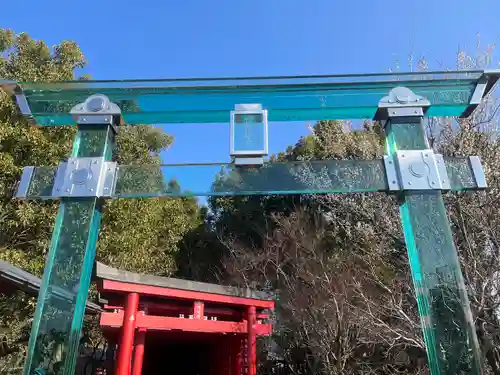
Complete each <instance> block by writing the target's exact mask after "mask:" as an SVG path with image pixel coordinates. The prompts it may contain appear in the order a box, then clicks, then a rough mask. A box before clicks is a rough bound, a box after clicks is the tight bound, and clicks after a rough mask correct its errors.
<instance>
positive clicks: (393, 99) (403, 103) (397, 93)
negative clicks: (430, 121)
mask: <svg viewBox="0 0 500 375" xmlns="http://www.w3.org/2000/svg"><path fill="white" fill-rule="evenodd" d="M430 105H431V104H430V102H429V101H428V100H427V99H426V98H424V97H423V96H420V95H416V94H414V93H413V91H411V90H410V89H409V88H407V87H403V86H398V87H395V88H393V89H392V90H391V91H390V92H389V95H387V96H384V97H383V98H382V99H381V100H380V101H379V103H378V110H377V113H376V114H375V117H374V119H375V120H387V119H388V118H389V117H406V116H423V115H424V114H425V112H427V109H428V107H429V106H430Z"/></svg>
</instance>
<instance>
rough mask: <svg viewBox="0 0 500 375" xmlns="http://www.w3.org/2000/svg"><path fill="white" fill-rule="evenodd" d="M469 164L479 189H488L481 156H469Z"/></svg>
mask: <svg viewBox="0 0 500 375" xmlns="http://www.w3.org/2000/svg"><path fill="white" fill-rule="evenodd" d="M469 163H470V167H471V169H472V174H473V175H474V179H475V180H476V185H477V188H478V189H486V188H487V187H488V184H487V183H486V176H485V174H484V169H483V165H482V164H481V158H480V157H479V156H469Z"/></svg>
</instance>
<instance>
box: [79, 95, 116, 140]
mask: <svg viewBox="0 0 500 375" xmlns="http://www.w3.org/2000/svg"><path fill="white" fill-rule="evenodd" d="M70 114H71V115H72V116H73V119H74V120H75V122H76V123H77V124H78V125H103V124H107V125H111V127H112V128H113V130H114V131H115V132H116V130H117V129H116V126H117V125H119V124H120V122H121V110H120V107H118V105H116V104H115V103H112V102H111V101H110V100H109V98H108V97H107V96H106V95H102V94H96V95H91V96H89V97H88V98H87V99H86V100H85V101H84V102H83V103H80V104H77V105H76V106H74V107H73V108H72V109H71V111H70Z"/></svg>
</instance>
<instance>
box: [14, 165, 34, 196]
mask: <svg viewBox="0 0 500 375" xmlns="http://www.w3.org/2000/svg"><path fill="white" fill-rule="evenodd" d="M34 171H35V167H33V166H27V167H24V168H23V174H22V175H21V180H19V186H18V187H17V192H16V198H19V199H24V198H26V197H27V196H28V191H29V188H30V184H31V178H32V177H33V172H34Z"/></svg>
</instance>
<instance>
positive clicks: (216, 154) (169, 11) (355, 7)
mask: <svg viewBox="0 0 500 375" xmlns="http://www.w3.org/2000/svg"><path fill="white" fill-rule="evenodd" d="M499 14H500V2H499V0H476V1H473V2H471V1H465V0H455V1H451V0H434V1H428V0H420V1H413V2H411V1H410V2H401V1H393V0H370V1H369V0H364V1H359V0H358V1H356V0H353V1H334V0H329V1H328V0H307V1H305V0H302V1H299V0H252V1H246V0H212V1H202V0H183V1H178V0H143V1H130V0H122V1H106V0H87V1H85V2H74V1H68V0H64V1H63V0H45V1H36V0H28V1H8V2H4V4H2V12H1V13H0V27H7V28H12V29H14V30H15V31H16V32H21V31H25V32H28V33H29V34H30V35H31V36H32V37H34V38H36V39H44V40H45V41H47V43H48V44H49V45H53V44H56V43H59V42H61V41H62V40H65V39H71V40H75V41H76V42H77V43H78V44H79V45H80V47H81V48H82V50H83V52H84V54H85V56H86V58H87V60H88V62H89V64H88V67H87V68H86V70H85V72H86V73H89V74H91V75H92V77H93V78H95V79H126V78H160V77H161V78H169V77H217V76H226V77H227V76H252V75H298V74H328V73H332V74H333V73H362V72H365V73H369V72H383V71H386V70H387V69H388V68H391V67H394V66H395V58H396V56H397V57H398V58H399V60H400V64H401V67H402V70H407V69H406V66H407V65H406V61H407V58H408V55H409V53H411V52H413V53H414V55H415V58H416V59H418V58H419V57H420V56H422V55H425V56H426V58H427V59H428V61H429V62H430V63H431V67H432V68H434V69H436V70H437V69H439V68H440V65H443V66H442V67H443V68H444V67H453V66H454V58H455V53H456V51H457V48H458V45H459V44H460V45H461V46H467V48H468V50H470V51H473V50H474V48H475V43H476V36H477V33H478V32H480V33H481V40H482V41H483V43H485V44H486V43H492V42H495V41H496V42H500V39H499V37H500V23H499V21H498V19H499V18H498V17H499ZM497 56H498V53H497ZM497 60H498V58H497ZM284 126H286V131H285V130H284ZM164 128H165V129H166V130H167V131H168V132H169V133H171V134H173V135H174V137H175V143H174V145H173V147H172V148H171V149H170V150H169V151H167V152H165V153H164V154H163V159H164V161H165V162H166V163H178V162H213V161H227V160H229V156H228V153H229V144H228V143H229V142H228V139H229V125H228V124H220V125H212V124H211V125H206V124H200V125H189V124H182V125H168V126H165V127H164ZM306 133H307V128H306V125H305V124H304V123H297V124H286V125H285V124H272V126H271V127H270V138H269V142H270V151H271V152H278V151H281V150H284V149H285V148H286V146H287V145H290V144H294V143H295V142H296V141H297V139H298V138H299V137H300V136H301V135H304V134H306Z"/></svg>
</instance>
